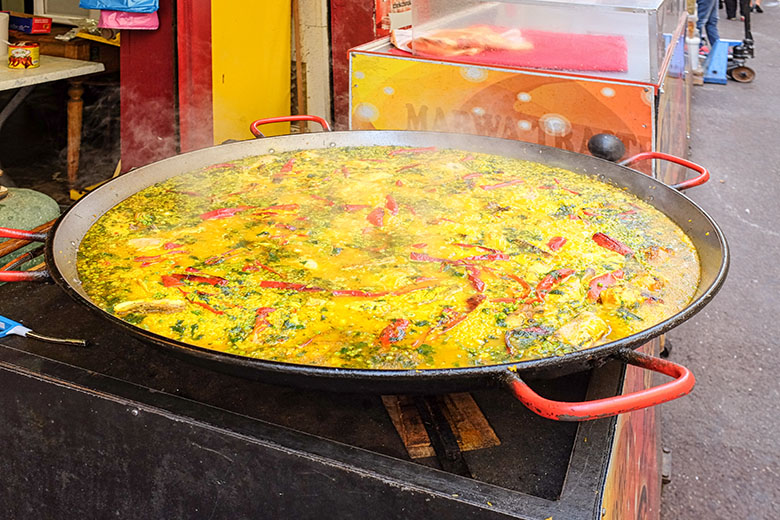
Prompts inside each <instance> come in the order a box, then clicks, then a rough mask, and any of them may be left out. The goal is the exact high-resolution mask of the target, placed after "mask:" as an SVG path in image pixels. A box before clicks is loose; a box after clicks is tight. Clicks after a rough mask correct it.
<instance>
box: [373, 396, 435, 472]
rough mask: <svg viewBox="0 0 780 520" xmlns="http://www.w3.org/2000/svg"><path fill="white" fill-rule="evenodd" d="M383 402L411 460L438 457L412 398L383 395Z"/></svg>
mask: <svg viewBox="0 0 780 520" xmlns="http://www.w3.org/2000/svg"><path fill="white" fill-rule="evenodd" d="M382 402H383V403H384V405H385V408H386V409H387V413H388V414H389V415H390V420H391V421H393V426H395V429H396V431H397V432H398V435H400V436H401V441H402V442H403V443H404V446H405V447H406V452H407V453H408V454H409V456H410V457H411V458H413V459H422V458H425V457H433V456H434V455H436V453H435V452H434V451H433V446H431V440H430V438H428V432H426V431H425V425H423V422H422V419H421V418H420V414H419V413H417V408H416V407H415V405H414V400H413V399H412V398H411V397H409V396H406V395H383V396H382Z"/></svg>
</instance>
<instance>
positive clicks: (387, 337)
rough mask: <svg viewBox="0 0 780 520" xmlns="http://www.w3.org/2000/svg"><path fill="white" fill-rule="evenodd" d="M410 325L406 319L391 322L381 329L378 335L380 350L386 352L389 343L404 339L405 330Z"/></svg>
mask: <svg viewBox="0 0 780 520" xmlns="http://www.w3.org/2000/svg"><path fill="white" fill-rule="evenodd" d="M411 323H412V322H411V321H409V320H407V319H400V320H393V321H392V322H391V323H390V325H388V326H387V327H385V328H384V329H382V332H381V333H380V334H379V343H381V344H382V348H383V349H384V350H388V349H390V344H391V343H397V342H399V341H401V340H402V339H404V336H406V329H407V328H408V327H409V325H411Z"/></svg>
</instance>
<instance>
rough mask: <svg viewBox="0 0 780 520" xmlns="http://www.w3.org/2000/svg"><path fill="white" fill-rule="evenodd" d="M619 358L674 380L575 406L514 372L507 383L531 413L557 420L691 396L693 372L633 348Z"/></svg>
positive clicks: (585, 418) (582, 418) (608, 414)
mask: <svg viewBox="0 0 780 520" xmlns="http://www.w3.org/2000/svg"><path fill="white" fill-rule="evenodd" d="M619 357H620V358H621V359H622V360H623V361H625V362H626V363H629V364H631V365H635V366H638V367H641V368H644V369H647V370H652V371H654V372H660V373H662V374H666V375H667V376H671V377H673V378H674V380H673V381H669V382H668V383H664V384H662V385H659V386H654V387H652V388H648V389H646V390H640V391H638V392H632V393H630V394H625V395H618V396H615V397H606V398H604V399H596V400H595V401H585V402H574V403H571V402H564V401H552V400H550V399H545V398H544V397H542V396H540V395H539V394H537V393H536V392H534V391H533V390H531V387H529V386H528V385H527V384H526V383H525V382H524V381H523V380H522V379H520V377H518V376H517V374H515V373H514V372H510V376H509V378H508V381H507V382H508V384H509V386H510V388H511V390H512V392H514V394H515V397H517V399H518V400H520V402H522V403H523V404H524V405H526V406H527V407H528V408H529V409H530V410H531V411H532V412H534V413H537V414H539V415H541V416H542V417H546V418H547V419H553V420H556V421H590V420H593V419H601V418H603V417H611V416H613V415H617V414H621V413H626V412H632V411H634V410H640V409H642V408H648V407H650V406H655V405H657V404H661V403H665V402H667V401H671V400H673V399H677V398H678V397H682V396H684V395H687V394H689V393H690V392H691V390H693V385H694V384H695V383H696V380H695V378H694V377H693V374H692V373H691V371H690V370H688V369H687V368H685V367H684V366H682V365H678V364H676V363H672V362H671V361H667V360H665V359H661V358H658V357H655V356H649V355H647V354H643V353H642V352H636V351H634V350H630V349H624V350H621V351H620V353H619Z"/></svg>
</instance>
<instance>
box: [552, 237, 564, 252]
mask: <svg viewBox="0 0 780 520" xmlns="http://www.w3.org/2000/svg"><path fill="white" fill-rule="evenodd" d="M565 243H566V239H565V238H563V237H552V238H551V239H550V241H549V242H547V247H549V248H550V250H551V251H558V250H559V249H560V248H562V247H563V245H564V244H565Z"/></svg>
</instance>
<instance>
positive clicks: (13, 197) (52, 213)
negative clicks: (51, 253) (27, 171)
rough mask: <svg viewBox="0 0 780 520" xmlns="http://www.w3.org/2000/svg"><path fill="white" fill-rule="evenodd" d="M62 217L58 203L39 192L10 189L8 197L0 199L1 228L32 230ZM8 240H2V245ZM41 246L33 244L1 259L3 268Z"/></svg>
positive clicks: (0, 240) (0, 264)
mask: <svg viewBox="0 0 780 520" xmlns="http://www.w3.org/2000/svg"><path fill="white" fill-rule="evenodd" d="M59 215H60V206H59V205H58V204H57V202H56V201H55V200H54V199H52V198H51V197H49V196H48V195H45V194H43V193H40V192H38V191H34V190H28V189H25V188H8V195H7V196H6V197H4V198H3V199H0V227H7V228H15V229H24V230H30V229H33V228H36V227H38V226H40V225H41V224H45V223H46V222H48V221H50V220H52V219H55V218H57V217H58V216H59ZM6 240H8V239H0V243H2V242H5V241H6ZM39 246H40V244H36V243H32V244H30V245H27V246H25V247H23V248H21V249H19V250H17V251H14V252H13V253H9V254H7V255H6V256H4V257H2V258H0V266H3V265H5V264H7V263H8V262H10V261H11V260H13V259H14V258H16V257H18V256H20V255H22V254H24V253H26V252H27V251H30V250H32V249H35V248H36V247H39ZM32 264H34V262H27V264H25V265H23V266H22V268H27V267H29V266H30V265H32Z"/></svg>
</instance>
